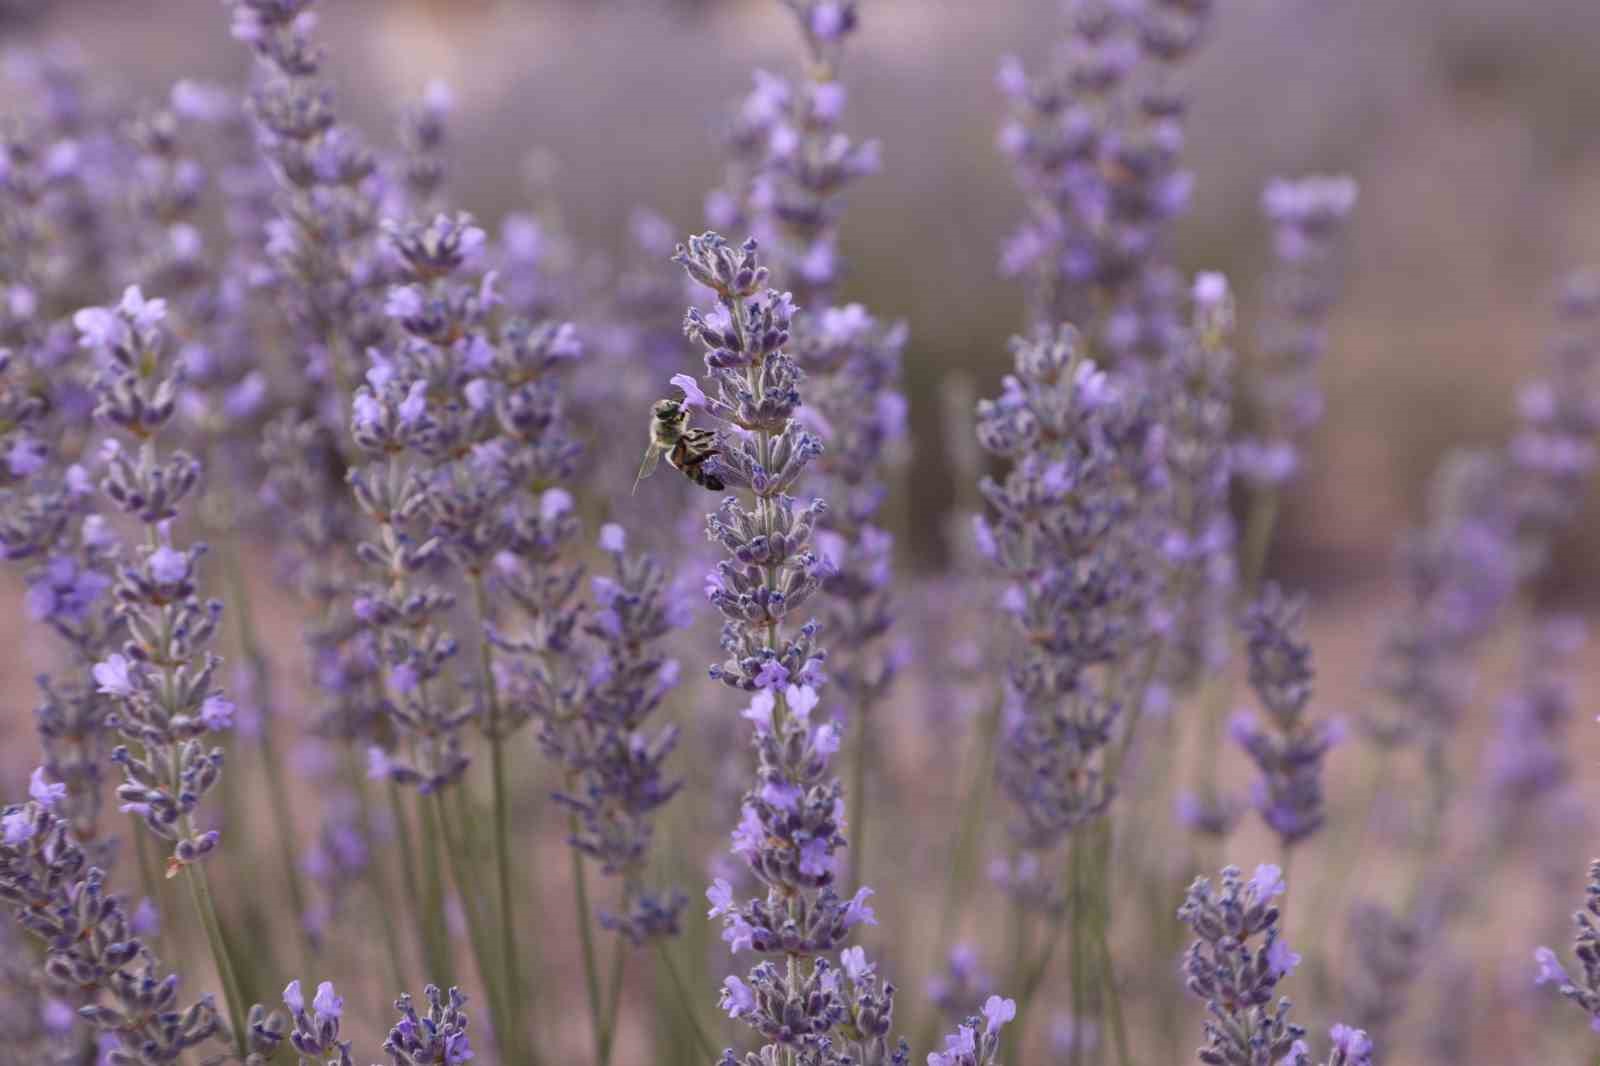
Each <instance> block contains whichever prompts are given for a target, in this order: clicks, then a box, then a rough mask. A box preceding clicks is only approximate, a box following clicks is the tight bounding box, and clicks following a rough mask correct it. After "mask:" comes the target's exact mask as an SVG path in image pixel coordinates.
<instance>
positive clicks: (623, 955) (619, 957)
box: [600, 933, 628, 1066]
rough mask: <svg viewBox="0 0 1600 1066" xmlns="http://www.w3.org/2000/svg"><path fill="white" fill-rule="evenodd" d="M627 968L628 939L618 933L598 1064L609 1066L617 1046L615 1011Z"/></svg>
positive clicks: (620, 998) (612, 957)
mask: <svg viewBox="0 0 1600 1066" xmlns="http://www.w3.org/2000/svg"><path fill="white" fill-rule="evenodd" d="M627 968H628V941H627V938H625V937H623V936H622V935H621V934H620V933H619V934H618V935H617V941H616V944H614V945H613V946H612V949H611V978H610V980H609V981H608V982H607V984H608V987H607V989H606V1013H605V1028H604V1030H603V1032H604V1035H605V1040H606V1042H605V1044H604V1046H602V1047H601V1048H600V1066H609V1064H610V1062H611V1053H612V1051H614V1050H615V1049H616V1046H617V1012H618V1010H619V1008H620V1007H621V1004H622V978H623V974H624V973H625V972H626V971H627Z"/></svg>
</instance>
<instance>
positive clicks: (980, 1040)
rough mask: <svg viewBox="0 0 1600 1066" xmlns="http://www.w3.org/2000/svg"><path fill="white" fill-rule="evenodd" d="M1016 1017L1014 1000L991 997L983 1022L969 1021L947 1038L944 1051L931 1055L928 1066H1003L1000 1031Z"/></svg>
mask: <svg viewBox="0 0 1600 1066" xmlns="http://www.w3.org/2000/svg"><path fill="white" fill-rule="evenodd" d="M1016 1016H1017V1004H1016V1002H1015V1001H1014V1000H1009V999H1002V998H1000V997H999V996H990V997H989V998H988V999H987V1000H985V1001H984V1004H983V1016H982V1017H981V1018H980V1017H979V1016H977V1015H973V1016H972V1017H970V1018H968V1019H967V1020H966V1023H965V1024H963V1025H961V1026H960V1027H958V1028H957V1029H956V1031H955V1032H954V1033H951V1034H950V1035H949V1036H947V1037H945V1038H944V1050H943V1051H931V1052H929V1053H928V1066H999V1062H1000V1059H999V1055H1000V1030H1001V1029H1002V1028H1004V1026H1005V1024H1006V1023H1007V1022H1009V1021H1011V1020H1012V1019H1014V1018H1016ZM980 1022H981V1023H982V1026H981V1028H980V1024H979V1023H980Z"/></svg>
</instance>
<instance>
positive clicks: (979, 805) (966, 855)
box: [917, 700, 1000, 1047]
mask: <svg viewBox="0 0 1600 1066" xmlns="http://www.w3.org/2000/svg"><path fill="white" fill-rule="evenodd" d="M977 727H978V738H977V739H978V746H977V749H976V751H975V753H974V754H975V755H976V758H975V759H974V760H973V762H972V764H971V772H970V774H969V776H968V779H967V785H966V788H965V790H964V791H963V794H962V795H963V798H962V803H961V822H960V826H959V828H958V829H957V831H956V843H955V848H954V852H953V854H952V855H951V859H950V863H949V865H948V866H947V869H948V870H949V871H950V872H949V875H948V876H947V877H946V878H945V886H944V902H943V903H942V904H941V905H940V908H939V925H938V932H937V933H936V934H935V935H934V937H933V941H934V945H933V958H932V959H931V960H930V961H929V966H930V971H929V972H932V971H931V968H932V967H937V966H939V965H942V964H943V960H944V956H945V953H946V952H948V951H949V950H950V941H951V939H952V937H953V936H954V934H955V921H956V914H957V912H958V911H959V909H960V907H961V904H962V902H963V901H965V899H966V897H967V892H968V890H969V888H970V887H971V884H972V876H973V873H974V869H975V867H976V856H977V850H978V837H979V831H980V830H981V829H982V828H983V823H984V815H985V813H986V810H987V808H988V805H989V782H990V781H992V780H993V778H994V759H995V748H996V738H997V737H998V736H999V732H1000V701H998V700H996V701H995V703H994V705H993V706H991V707H989V708H987V709H986V710H984V711H983V712H982V713H981V714H980V715H979V718H978V722H977ZM938 1030H939V1013H938V1011H937V1010H935V1009H933V1008H932V1007H931V1006H930V1007H929V1008H928V1009H927V1011H926V1012H925V1017H924V1020H923V1024H922V1029H921V1031H920V1032H919V1034H918V1040H917V1046H918V1047H928V1046H931V1045H932V1044H933V1041H934V1039H935V1037H936V1036H937V1035H938Z"/></svg>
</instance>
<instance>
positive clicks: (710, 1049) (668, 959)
mask: <svg viewBox="0 0 1600 1066" xmlns="http://www.w3.org/2000/svg"><path fill="white" fill-rule="evenodd" d="M656 956H657V957H658V958H659V959H660V960H661V965H662V966H664V967H665V968H666V971H667V977H668V978H670V984H671V985H672V989H673V991H674V992H676V993H677V994H678V1002H679V1003H680V1004H681V1005H682V1007H683V1017H685V1018H687V1019H688V1021H689V1027H690V1028H691V1029H693V1030H694V1041H695V1043H696V1044H697V1045H698V1046H699V1048H700V1054H701V1055H703V1056H705V1060H706V1061H707V1062H711V1061H714V1060H715V1059H716V1057H717V1049H716V1046H715V1045H714V1044H712V1043H711V1038H710V1037H709V1036H707V1035H706V1031H705V1029H704V1028H703V1027H702V1026H701V1025H700V1014H699V1012H698V1011H697V1010H695V1004H694V998H693V997H692V996H690V995H689V989H688V987H687V986H686V985H685V984H684V983H683V974H682V973H681V972H679V970H678V964H677V963H676V962H675V961H674V960H673V958H672V952H671V951H670V950H669V949H668V947H667V942H666V941H665V940H659V939H658V940H657V941H656Z"/></svg>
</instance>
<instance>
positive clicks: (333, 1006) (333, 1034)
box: [283, 980, 351, 1066]
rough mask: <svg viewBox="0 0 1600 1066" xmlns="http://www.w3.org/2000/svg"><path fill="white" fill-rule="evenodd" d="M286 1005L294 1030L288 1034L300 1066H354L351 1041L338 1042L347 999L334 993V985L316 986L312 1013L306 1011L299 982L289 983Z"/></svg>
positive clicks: (325, 983)
mask: <svg viewBox="0 0 1600 1066" xmlns="http://www.w3.org/2000/svg"><path fill="white" fill-rule="evenodd" d="M283 1005H284V1006H285V1007H287V1008H288V1010H289V1020H290V1023H291V1024H292V1025H293V1026H294V1028H292V1029H291V1030H290V1031H289V1043H290V1044H292V1045H294V1050H295V1054H296V1055H298V1056H299V1061H300V1066H313V1064H316V1066H325V1064H329V1063H337V1064H338V1066H351V1059H350V1041H348V1040H340V1039H339V1019H340V1017H341V1016H342V1015H343V1014H344V997H342V996H340V995H339V994H338V993H337V992H335V991H334V990H333V984H332V982H329V981H324V982H322V983H321V984H320V985H318V986H317V994H316V995H315V996H313V997H312V999H311V1010H310V1011H309V1012H308V1011H307V1010H306V997H305V993H304V992H303V991H301V988H300V982H299V981H298V980H296V981H290V982H289V984H288V987H286V988H285V989H284V990H283Z"/></svg>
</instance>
